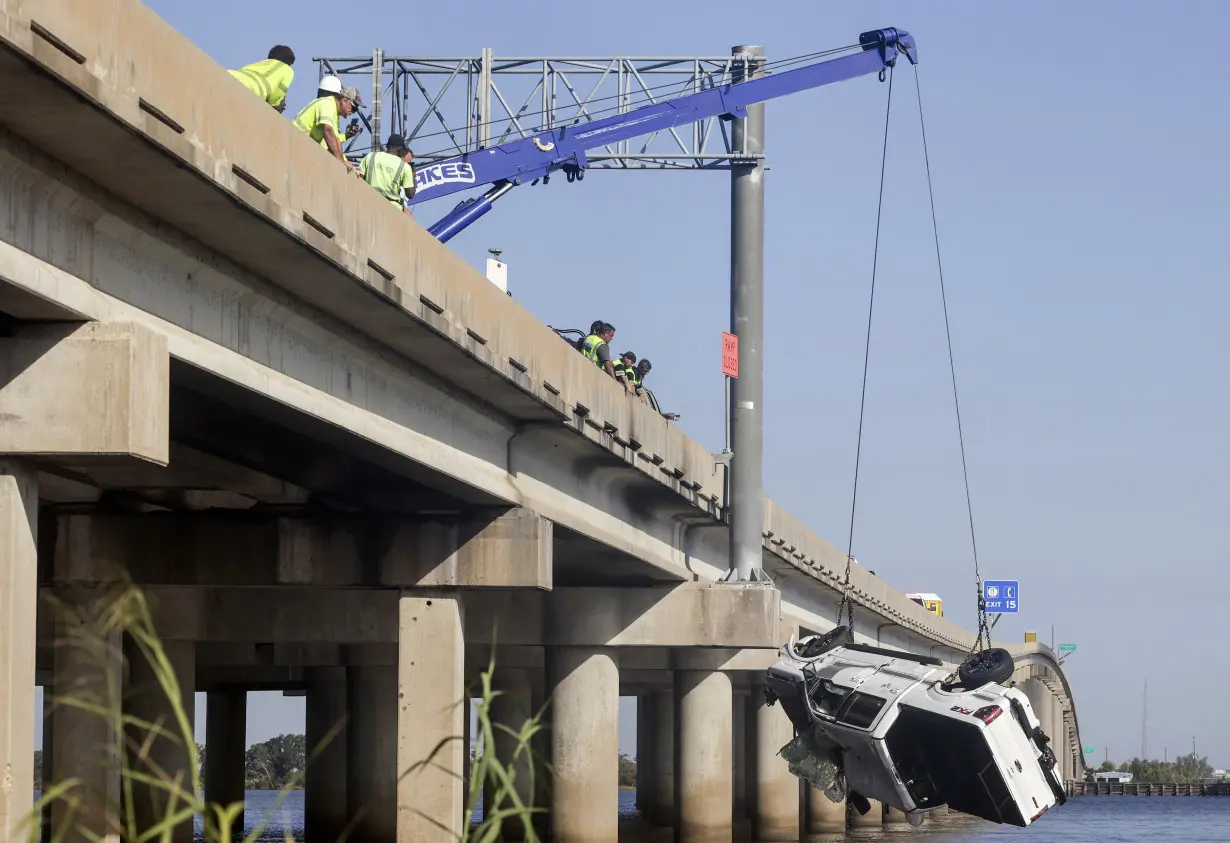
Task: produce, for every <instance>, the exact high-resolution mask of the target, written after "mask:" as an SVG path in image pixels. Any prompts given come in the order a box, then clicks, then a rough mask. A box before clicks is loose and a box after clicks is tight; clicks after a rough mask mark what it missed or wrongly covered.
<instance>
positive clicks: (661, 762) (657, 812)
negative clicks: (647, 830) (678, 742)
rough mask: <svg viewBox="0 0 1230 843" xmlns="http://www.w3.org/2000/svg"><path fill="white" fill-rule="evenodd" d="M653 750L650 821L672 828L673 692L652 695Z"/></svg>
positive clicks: (673, 777) (673, 811)
mask: <svg viewBox="0 0 1230 843" xmlns="http://www.w3.org/2000/svg"><path fill="white" fill-rule="evenodd" d="M653 722H654V727H653V731H654V739H655V750H654V752H653V754H652V759H653V791H652V792H651V794H650V805H651V807H650V814H649V821H650V823H651V824H652V825H655V826H660V827H663V828H669V827H670V826H673V825H674V824H675V692H674V691H673V690H670V691H656V692H654V694H653Z"/></svg>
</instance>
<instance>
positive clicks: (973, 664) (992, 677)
mask: <svg viewBox="0 0 1230 843" xmlns="http://www.w3.org/2000/svg"><path fill="white" fill-rule="evenodd" d="M1014 669H1015V666H1014V665H1013V663H1012V654H1011V653H1009V652H1008V651H1007V650H1005V649H1004V648H1003V647H992V648H991V649H989V650H981V651H979V652H977V653H971V654H970V655H969V656H967V657H966V659H965V661H963V662H962V663H961V667H959V668H958V669H957V675H958V676H960V677H961V684H962V685H963V686H965V688H966V689H967V690H970V691H972V690H974V689H975V688H981V687H982V686H983V685H987V684H989V683H992V682H993V683H995V684H997V685H1002V684H1003V683H1005V682H1007V681H1008V680H1009V679H1011V678H1012V671H1013V670H1014Z"/></svg>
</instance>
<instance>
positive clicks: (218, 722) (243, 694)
mask: <svg viewBox="0 0 1230 843" xmlns="http://www.w3.org/2000/svg"><path fill="white" fill-rule="evenodd" d="M247 725H248V692H247V691H244V690H243V689H228V690H225V691H211V692H209V694H208V695H207V696H206V698H205V744H206V746H208V747H209V750H208V755H207V758H208V763H206V765H205V801H206V802H207V803H208V804H210V805H223V806H226V805H231V804H233V803H235V802H238V803H240V804H241V805H242V804H243V791H244V757H245V755H246V754H247V750H248V742H247V731H248V729H247ZM213 821H214V817H212V816H209V817H206V822H209V823H212V822H213ZM232 829H233V832H232V837H231V839H233V840H235V839H238V840H242V839H243V811H242V810H241V811H240V812H239V814H238V816H236V817H235V823H234V825H233V826H232Z"/></svg>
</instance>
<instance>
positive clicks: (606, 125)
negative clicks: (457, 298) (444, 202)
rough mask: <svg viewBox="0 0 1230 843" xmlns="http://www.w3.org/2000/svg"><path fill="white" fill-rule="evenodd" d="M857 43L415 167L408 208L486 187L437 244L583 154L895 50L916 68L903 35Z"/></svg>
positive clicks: (816, 81) (806, 85)
mask: <svg viewBox="0 0 1230 843" xmlns="http://www.w3.org/2000/svg"><path fill="white" fill-rule="evenodd" d="M858 41H859V45H860V46H861V47H862V50H861V51H860V52H857V53H854V54H852V55H847V56H842V57H841V58H837V59H832V60H830V61H825V62H818V63H816V64H811V65H807V66H805V67H800V68H797V69H795V70H789V71H786V72H784V73H778V74H772V75H768V76H762V77H759V78H756V79H752V80H749V81H745V82H730V83H727V84H725V85H721V86H715V87H713V88H709V89H708V90H705V91H701V92H699V93H695V94H687V95H684V96H679V97H676V98H674V99H671V100H666V101H664V102H658V103H653V104H650V105H646V106H642V107H640V108H634V109H632V110H630V111H626V112H624V113H623V114H616V115H613V116H611V117H605V118H603V119H601V120H593V121H589V122H586V123H581V124H578V125H568V126H562V127H560V128H556V129H548V130H545V131H541V132H538V133H537V134H535V135H534V136H533V137H528V138H518V139H516V140H512V141H508V142H507V143H502V144H499V145H498V146H492V147H489V148H486V149H479V150H476V151H474V152H467V153H464V154H462V155H457V156H454V157H452V158H446V159H443V160H441V161H437V162H435V163H433V164H429V165H426V166H423V167H420V168H416V177H415V186H416V189H415V194H414V196H413V197H412V198H411V199H410V204H412V205H414V204H418V203H419V202H424V201H426V200H428V199H436V198H439V197H441V196H447V195H449V194H451V193H456V192H458V191H461V190H468V189H470V188H472V187H475V186H476V185H484V184H489V185H491V188H490V189H489V190H488V191H487V192H486V193H484V194H483V195H482V196H478V197H475V198H471V199H467V200H465V201H464V202H462V203H461V204H459V205H457V206H456V207H455V208H454V209H453V210H452V211H451V212H450V213H449V214H448V215H447V216H446V217H444V218H443V219H441V220H440V221H439V222H437V223H436V224H435V225H433V226H431V228H429V229H428V231H430V232H431V234H432V235H434V236H435V237H436V238H437V239H439V240H440V241H441V242H446V241H448V240H449V239H450V238H452V237H453V236H454V235H455V234H457V233H458V232H460V231H462V230H463V229H464V228H466V227H467V226H469V225H470V224H471V223H473V222H475V221H476V220H477V219H478V218H479V217H481V216H482V215H483V214H485V213H487V212H488V211H489V210H491V206H492V204H493V203H494V202H495V200H497V199H499V198H500V197H502V196H504V195H506V194H507V193H508V192H509V191H510V190H512V188H514V187H516V186H517V185H520V184H524V183H526V182H529V181H534V180H536V179H539V178H544V177H549V176H550V174H551V173H553V172H555V171H557V170H563V171H564V172H565V173H566V174H567V176H568V180H569V181H572V180H574V179H581V178H584V176H585V168H586V167H587V166H588V159H587V157H586V152H587V151H588V150H591V149H595V148H598V147H602V146H606V145H608V144H612V143H618V142H620V141H625V140H630V139H632V138H636V137H640V136H642V135H648V134H652V133H654V132H660V131H663V130H666V129H671V128H674V127H675V126H679V125H681V124H684V123H693V122H696V121H698V120H706V119H708V118H710V117H721V118H723V119H734V118H739V117H744V116H746V114H747V107H748V106H749V105H754V104H755V103H759V102H764V101H765V100H770V99H776V98H777V97H784V96H786V95H788V94H794V93H798V92H799V91H805V90H808V89H811V88H819V87H821V86H823V85H830V84H832V83H834V82H842V81H845V80H846V79H853V78H854V77H856V76H864V75H866V74H868V73H875V72H878V71H882V70H884V69H885V68H887V67H892V66H893V65H894V64H896V61H897V54H898V53H899V52H900V53H903V54H905V56H906V58H908V59H909V61H910V63H911V64H917V63H918V48H917V47H916V45H915V43H914V39H913V37H911V36H910V34H909V33H908V32H905V31H903V30H899V29H893V28H888V29H875V30H872V31H870V32H864V33H863V34H862V35H860V36H859V38H858Z"/></svg>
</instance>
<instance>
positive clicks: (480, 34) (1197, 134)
mask: <svg viewBox="0 0 1230 843" xmlns="http://www.w3.org/2000/svg"><path fill="white" fill-rule="evenodd" d="M151 5H152V6H153V7H154V8H155V9H156V10H157V11H158V12H159V13H160V14H162V15H163V16H164V17H165V18H166V19H167V20H168V21H169V22H170V23H171V24H172V25H174V26H175V27H176V28H177V29H179V30H180V31H181V32H183V33H185V34H186V35H188V36H189V37H190V38H192V39H193V40H194V41H195V42H196V43H197V44H198V45H199V46H200V47H201V48H202V49H203V50H205V51H206V52H208V53H209V54H210V55H212V56H213V57H214V58H215V59H216V60H217V61H218V62H219V63H220V64H221V65H223V66H225V67H237V66H240V65H242V64H244V63H246V62H248V61H252V60H256V59H259V58H262V57H263V56H264V54H265V52H266V51H267V49H268V47H269V46H270V45H271V44H273V43H277V42H282V43H287V44H290V45H291V46H292V47H293V48H294V49H295V51H296V53H297V54H298V56H299V62H298V64H297V70H298V73H299V80H298V81H297V82H296V84H295V86H294V88H293V89H292V92H291V97H290V108H289V109H288V113H289V114H292V115H293V113H294V111H296V110H297V109H298V107H299V106H300V105H302V104H303V103H304V102H306V100H307V99H308V97H309V96H310V94H311V93H312V92H311V88H312V86H313V84H314V82H315V79H316V71H315V67H314V65H313V64H312V63H311V61H310V59H311V57H312V56H313V55H321V54H325V55H339V54H347V53H349V54H360V55H361V54H370V51H371V49H372V48H373V47H376V46H380V47H382V48H383V49H384V50H385V52H386V53H400V54H405V55H453V56H457V55H473V54H476V53H478V52H479V51H480V49H481V48H483V47H492V48H493V49H494V50H495V53H496V55H497V56H499V55H521V56H526V55H536V54H547V55H561V54H570V55H618V54H624V55H653V54H671V55H685V54H693V53H696V54H709V55H714V54H724V53H727V52H729V49H730V47H731V46H732V45H735V44H748V43H755V44H762V45H764V46H765V48H766V49H767V51H768V54H769V57H770V58H771V59H772V58H785V57H789V56H794V55H798V54H803V53H809V52H814V51H817V50H821V49H826V48H830V47H836V46H840V45H844V44H849V43H851V42H852V41H854V40H855V39H856V37H857V35H858V33H860V32H862V31H864V30H866V29H871V28H876V27H881V26H897V27H900V28H904V29H907V30H909V31H910V32H912V33H913V34H914V35H915V36H916V38H917V39H918V43H919V49H920V53H921V59H922V65H921V68H920V70H921V74H922V82H923V95H924V101H925V105H926V108H927V128H928V135H929V141H930V145H931V150H930V151H931V163H932V169H933V173H934V176H935V186H936V191H937V195H936V201H937V205H938V214H939V220H940V229H941V237H942V242H943V245H944V256H945V269H946V278H947V282H948V292H949V305H950V313H951V317H952V322H953V340H954V344H955V352H956V357H957V374H958V378H959V382H960V387H961V390H962V392H961V395H962V402H963V410H964V413H965V416H964V421H965V434H966V445H967V449H968V456H969V462H970V475H971V478H970V479H971V483H972V488H973V506H974V514H975V518H976V523H977V527H978V539H979V549H980V553H981V559H982V566H983V573H984V575H985V576H988V577H992V578H1019V579H1020V580H1021V581H1022V600H1023V605H1024V611H1023V612H1022V614H1021V615H1020V616H1019V617H1007V618H1005V619H1004V620H1003V622H1002V623H1001V624H1000V625H999V627H998V628H997V630H996V633H997V635H998V636H1000V637H1002V638H1003V639H1005V640H1014V641H1019V640H1021V637H1022V635H1023V633H1024V632H1025V631H1026V630H1027V629H1034V630H1037V631H1038V633H1039V637H1040V639H1041V640H1044V641H1049V640H1050V638H1051V627H1052V625H1053V626H1054V629H1055V641H1056V643H1058V642H1072V643H1076V644H1078V645H1079V650H1078V651H1077V653H1076V654H1075V655H1074V656H1073V657H1072V658H1071V659H1070V660H1069V662H1068V667H1069V676H1070V677H1071V680H1072V682H1073V683H1074V685H1075V688H1076V694H1077V704H1078V710H1079V714H1080V718H1081V724H1082V726H1083V736H1084V739H1085V742H1086V743H1090V744H1095V745H1096V746H1097V748H1098V749H1097V759H1098V760H1101V756H1102V754H1103V751H1104V747H1108V748H1109V753H1110V755H1111V757H1112V758H1123V757H1126V756H1130V755H1134V754H1137V753H1139V752H1140V744H1141V690H1142V681H1143V679H1144V677H1145V675H1146V674H1147V675H1148V676H1149V678H1150V687H1149V695H1150V699H1149V712H1150V716H1149V747H1150V754H1151V755H1157V756H1161V755H1162V753H1163V751H1164V750H1165V751H1168V752H1169V754H1170V756H1171V757H1173V756H1174V755H1175V754H1177V753H1180V752H1185V751H1190V748H1191V744H1192V738H1193V736H1195V738H1196V740H1197V744H1198V748H1199V749H1200V751H1201V753H1202V754H1208V755H1210V756H1211V760H1212V761H1213V762H1214V763H1215V764H1217V765H1219V766H1227V765H1230V730H1227V729H1226V728H1225V726H1224V722H1223V718H1222V712H1223V709H1224V706H1222V705H1217V704H1209V703H1208V702H1207V701H1208V700H1210V699H1220V698H1221V697H1222V696H1223V695H1224V693H1225V691H1226V683H1225V680H1224V678H1219V674H1220V673H1221V672H1223V671H1217V670H1215V669H1214V668H1215V664H1218V663H1222V664H1224V662H1225V659H1224V656H1223V655H1221V650H1222V649H1224V647H1217V646H1215V645H1214V644H1213V643H1212V641H1213V638H1214V636H1215V635H1221V637H1222V639H1223V641H1224V636H1225V629H1226V626H1225V619H1224V616H1221V615H1220V614H1219V612H1220V611H1223V610H1224V609H1223V607H1224V606H1226V605H1227V602H1228V601H1230V575H1228V574H1227V573H1226V570H1225V564H1226V561H1227V550H1228V546H1230V521H1228V520H1227V518H1226V515H1225V513H1226V511H1227V509H1228V507H1230V474H1228V469H1230V447H1228V444H1227V433H1226V431H1227V423H1226V417H1227V411H1228V410H1230V399H1228V398H1227V390H1226V387H1225V385H1226V377H1225V374H1224V365H1225V360H1226V357H1227V351H1228V350H1230V342H1228V341H1227V338H1226V333H1225V331H1224V329H1223V323H1224V321H1225V319H1226V313H1227V310H1228V305H1230V292H1228V291H1227V290H1228V288H1227V285H1226V283H1225V279H1226V277H1227V269H1228V266H1227V264H1228V263H1230V254H1228V251H1230V245H1228V241H1227V239H1226V238H1225V236H1224V230H1225V225H1226V219H1227V211H1228V208H1227V203H1228V201H1230V200H1228V198H1227V197H1230V183H1228V182H1230V178H1228V176H1230V165H1228V164H1227V160H1228V159H1227V156H1226V154H1225V135H1226V131H1227V129H1228V125H1227V119H1226V117H1225V114H1226V110H1225V107H1224V103H1225V97H1226V90H1227V86H1226V82H1227V76H1228V74H1227V70H1226V62H1225V60H1224V59H1223V58H1222V57H1221V55H1220V50H1219V49H1218V47H1217V46H1216V44H1215V41H1216V38H1212V39H1210V38H1209V35H1208V33H1217V32H1220V31H1222V29H1221V24H1230V6H1228V5H1226V4H1224V3H1217V2H1186V3H1182V4H1169V3H1161V2H1153V3H1142V2H1122V1H1121V2H1085V3H1080V4H1069V3H1060V2H1053V0H1052V1H1046V2H1032V3H1028V4H985V3H974V2H949V3H943V4H939V3H934V4H925V5H924V4H917V3H907V2H859V3H855V2H843V3H825V4H817V3H814V2H802V1H801V0H799V2H777V3H774V4H771V8H772V9H773V11H774V13H775V14H773V15H772V16H771V17H767V16H757V15H756V14H749V13H748V11H747V9H746V6H745V5H743V4H738V3H735V2H732V1H731V0H714V2H711V3H708V4H705V5H703V6H698V5H696V4H695V3H682V2H661V0H655V1H654V2H645V1H644V0H628V2H624V3H621V4H619V5H618V7H615V6H610V5H608V6H602V7H595V15H596V17H595V23H593V24H590V23H587V22H586V20H585V19H584V15H583V14H582V16H580V17H579V16H578V7H577V6H576V4H575V3H564V2H556V1H554V0H553V1H551V2H548V0H537V2H531V3H528V4H527V3H522V4H507V3H496V2H473V3H468V4H466V9H465V11H464V13H462V12H460V11H459V10H458V8H457V7H456V6H455V4H434V5H433V4H420V5H416V6H415V7H414V9H413V13H410V11H409V10H408V7H406V6H405V5H404V4H397V3H390V2H364V1H363V0H356V2H353V3H351V4H349V5H348V6H346V7H345V9H344V11H343V10H342V7H340V6H338V5H337V4H336V3H325V2H320V0H300V2H294V3H291V2H283V3H278V2H268V3H264V4H260V5H259V6H254V5H253V4H251V3H241V2H237V0H216V2H213V3H209V4H204V5H202V4H190V3H182V2H175V1H174V0H153V2H152V3H151ZM616 8H618V11H616ZM764 8H766V9H767V8H770V7H769V6H766V7H764ZM599 9H601V11H600V12H599V11H598V10H599ZM896 87H897V90H896V94H897V96H896V97H895V103H894V108H893V111H894V121H893V123H894V131H893V133H892V138H891V140H890V148H889V162H888V176H889V179H890V184H889V187H888V189H887V191H886V195H887V201H888V204H887V209H886V212H885V219H884V225H883V233H882V237H881V259H880V270H881V271H880V279H879V283H878V290H877V305H876V322H875V327H874V336H873V348H872V356H871V374H870V384H869V396H868V403H867V421H866V429H865V436H864V443H863V460H864V462H863V475H862V480H861V485H860V496H859V499H860V508H859V513H858V521H857V524H858V529H857V532H856V537H855V544H854V554H855V556H857V557H858V558H859V560H860V561H861V562H863V563H864V564H866V565H868V566H869V567H871V568H873V569H874V570H876V571H877V573H878V574H879V575H880V576H882V577H884V578H885V579H886V580H888V581H889V582H890V583H892V584H893V585H894V586H896V587H897V588H900V589H902V590H928V591H937V592H939V593H940V594H941V595H942V596H943V597H944V598H945V601H946V602H945V607H946V609H947V612H948V615H949V616H950V617H951V618H953V619H954V620H955V621H957V622H959V623H962V624H964V625H966V626H969V625H970V624H971V623H972V620H973V612H974V605H973V596H974V592H973V584H972V573H973V567H972V560H971V554H970V549H969V536H968V532H967V527H966V521H965V503H964V499H963V496H962V489H961V475H960V460H959V455H958V450H957V438H956V429H955V423H954V416H953V410H952V403H951V394H950V391H949V383H948V370H947V358H946V351H945V346H944V333H943V321H942V314H941V310H940V301H939V294H938V284H937V280H936V273H935V259H934V254H933V251H932V249H933V247H932V243H931V228H930V219H929V213H928V208H927V195H926V182H925V178H924V172H923V159H922V148H921V144H920V141H919V132H918V122H917V110H916V107H915V105H914V101H913V79H912V73H911V72H909V71H907V72H905V73H899V74H898V76H897V80H896ZM885 88H886V86H883V85H878V84H877V83H876V82H875V80H874V78H872V77H867V78H863V79H860V80H856V81H852V82H846V83H843V84H841V85H839V86H832V87H829V88H825V89H823V90H820V91H812V92H807V93H802V94H798V95H795V96H793V97H791V98H789V99H785V100H779V101H776V102H773V103H770V104H769V105H768V111H767V114H768V128H767V136H766V151H767V152H768V155H769V161H770V164H771V167H772V169H771V172H770V173H769V175H768V180H767V214H768V226H769V227H768V232H767V242H766V273H767V274H766V277H767V296H766V302H767V315H766V329H767V334H768V339H767V341H766V351H765V360H766V367H767V372H766V394H765V412H766V470H765V483H766V489H767V490H768V491H769V493H770V494H771V495H772V496H773V497H774V498H776V499H777V500H779V501H780V502H782V503H783V504H785V505H786V506H787V507H788V508H789V509H790V510H791V511H793V512H795V513H796V514H798V515H800V516H801V517H802V518H803V519H804V520H805V521H806V522H807V523H809V524H810V525H811V526H812V527H813V528H814V529H816V530H817V531H818V532H819V533H820V534H822V535H824V536H826V537H828V538H829V539H831V540H833V541H834V542H835V543H837V544H839V545H844V543H845V536H846V531H847V529H848V523H849V522H848V519H849V506H850V490H851V477H852V471H853V463H854V445H855V433H856V428H857V419H858V416H857V414H858V390H859V379H860V375H861V364H862V349H863V331H864V330H865V319H866V306H867V294H868V287H869V280H870V270H871V258H872V242H873V234H874V225H875V210H876V180H877V176H878V166H879V156H880V140H881V137H880V132H881V128H882V121H883V116H884V97H885ZM362 90H363V91H364V93H365V95H366V94H367V92H368V91H369V90H370V85H367V86H366V87H364V88H363V89H362ZM420 151H423V150H421V149H420ZM728 202H729V179H728V177H726V176H725V175H723V174H720V173H703V174H696V173H687V174H685V173H636V174H633V173H622V174H621V173H592V174H591V175H590V176H589V178H587V179H586V180H585V182H584V183H582V184H579V185H568V184H566V183H564V180H563V179H562V178H558V179H556V180H555V182H553V183H552V184H551V185H550V186H549V187H547V188H542V187H538V188H533V189H526V190H522V191H518V192H516V193H514V194H513V195H512V196H511V197H509V198H507V199H505V200H504V201H503V202H502V203H501V204H500V205H499V206H497V209H496V210H495V211H493V212H492V213H491V214H490V215H488V216H487V217H486V218H485V219H484V220H483V221H482V222H480V223H479V224H478V225H476V226H475V227H474V228H472V229H470V230H469V231H468V232H466V233H465V234H463V235H462V236H460V237H458V238H457V239H455V240H454V241H452V244H451V245H452V246H453V247H454V248H455V249H456V250H457V251H458V252H459V253H460V254H462V255H463V256H464V257H466V258H467V259H468V260H470V261H471V262H472V263H474V265H475V266H481V264H482V259H483V258H485V250H486V249H487V248H488V247H491V246H499V247H502V248H503V249H505V250H506V251H505V259H506V260H507V261H508V263H509V266H510V271H511V275H510V287H511V289H512V291H513V293H514V295H515V296H516V298H517V300H518V301H520V302H521V303H522V304H523V305H524V306H526V307H527V308H529V309H530V310H531V311H532V312H534V313H535V314H536V315H537V316H539V317H540V318H541V319H542V320H543V321H544V322H547V323H550V324H554V325H568V326H575V327H582V326H587V325H588V324H589V322H590V321H592V320H593V319H595V318H599V317H601V318H605V319H607V320H608V321H611V322H613V323H615V324H616V325H617V326H618V328H619V331H618V336H617V339H616V343H615V344H616V345H617V346H618V347H619V348H620V350H622V349H623V348H625V347H626V348H632V349H634V350H635V351H636V352H637V353H638V354H640V355H641V356H649V357H651V358H652V359H653V362H654V366H655V368H654V372H653V374H652V375H651V376H650V377H651V381H650V382H651V385H652V386H653V387H654V388H655V391H656V392H657V393H658V394H659V396H660V397H661V399H662V401H663V403H664V404H665V405H667V407H668V408H669V409H671V410H674V411H677V412H681V413H682V419H681V422H680V424H681V425H682V427H683V428H684V429H686V430H687V431H688V432H689V433H690V434H691V435H692V436H694V437H696V438H697V439H699V440H700V441H702V442H705V443H707V444H708V445H710V446H711V447H712V448H713V449H714V450H717V449H719V448H720V447H721V441H722V428H723V425H722V382H721V377H720V374H719V340H718V333H719V331H721V330H723V329H724V328H726V327H727V321H728V312H729V311H728V307H729V305H728V284H729V268H728V257H729V235H728V232H729V222H728ZM448 206H449V205H448V202H447V201H445V202H444V203H443V205H442V204H441V203H429V204H428V205H427V206H425V210H424V211H421V212H420V213H419V215H418V217H419V219H420V221H424V222H430V221H431V220H432V219H434V218H436V217H437V216H438V215H439V214H442V213H443V212H444V211H445V210H447V208H448ZM1219 235H1220V236H1219ZM1214 654H1218V655H1217V656H1216V657H1213V656H1214ZM202 704H203V701H202ZM629 710H630V709H628V708H625V710H624V717H623V718H622V721H621V744H622V746H623V747H624V748H625V750H626V751H632V749H633V748H634V745H635V744H634V741H633V740H632V734H633V729H634V728H635V718H630V717H629V716H628V712H629ZM302 711H303V709H302V701H301V700H288V701H284V700H282V699H281V698H280V697H274V696H267V695H258V696H254V697H253V702H252V705H251V717H250V724H251V725H250V728H249V738H250V739H252V740H257V739H264V738H266V737H268V736H270V735H272V734H275V733H277V732H281V731H288V730H291V729H299V728H302V716H303V714H302Z"/></svg>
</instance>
